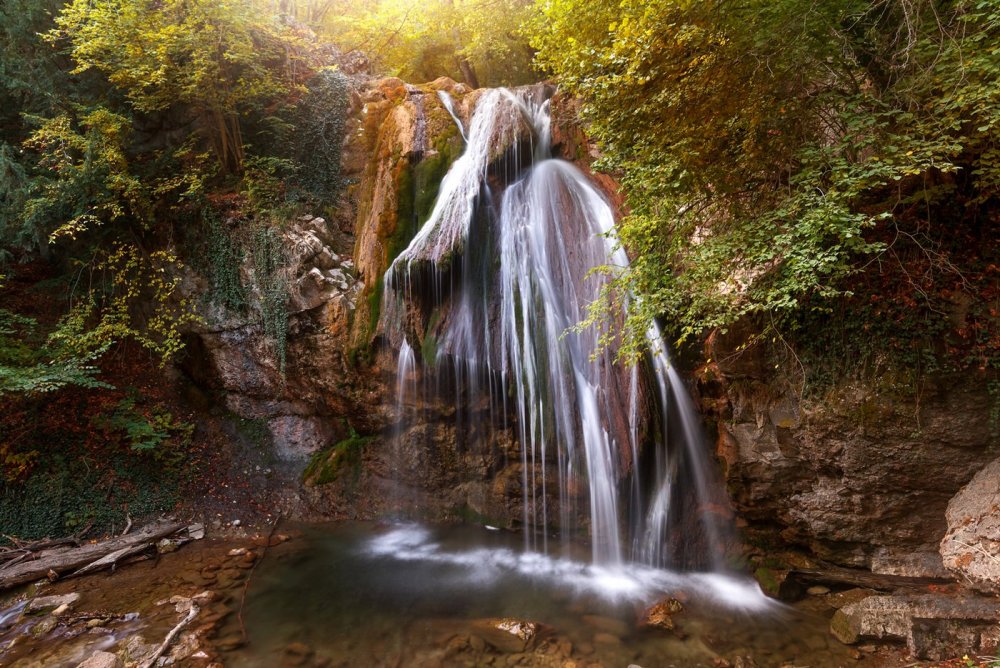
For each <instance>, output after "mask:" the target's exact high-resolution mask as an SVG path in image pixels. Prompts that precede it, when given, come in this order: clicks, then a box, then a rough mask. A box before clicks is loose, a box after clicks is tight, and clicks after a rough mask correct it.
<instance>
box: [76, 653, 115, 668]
mask: <svg viewBox="0 0 1000 668" xmlns="http://www.w3.org/2000/svg"><path fill="white" fill-rule="evenodd" d="M121 666H122V660H121V659H119V658H118V657H117V656H115V655H114V654H112V653H110V652H94V653H93V654H91V655H90V657H89V658H88V659H87V660H86V661H84V662H83V663H80V664H78V665H77V667H76V668H121Z"/></svg>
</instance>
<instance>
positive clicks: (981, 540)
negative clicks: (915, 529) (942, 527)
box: [941, 459, 1000, 593]
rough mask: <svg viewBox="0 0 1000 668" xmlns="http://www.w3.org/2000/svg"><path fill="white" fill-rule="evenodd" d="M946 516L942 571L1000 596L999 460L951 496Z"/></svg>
mask: <svg viewBox="0 0 1000 668" xmlns="http://www.w3.org/2000/svg"><path fill="white" fill-rule="evenodd" d="M945 517H946V519H947V520H948V532H947V533H946V534H945V536H944V538H943V539H942V540H941V559H942V561H943V562H944V566H945V568H947V569H948V570H949V571H951V572H952V573H954V574H955V575H956V576H957V577H958V578H959V579H960V580H962V581H964V582H965V583H966V584H968V586H970V587H972V588H974V589H978V590H979V591H983V592H988V593H1000V459H997V460H994V461H993V462H992V463H990V464H987V465H986V467H984V468H983V469H982V470H981V471H979V473H977V474H976V475H975V476H974V477H973V478H972V480H971V481H969V483H968V484H967V485H966V486H965V487H963V488H962V489H961V490H959V492H958V494H956V495H955V496H954V497H952V499H951V501H949V502H948V510H947V511H946V512H945Z"/></svg>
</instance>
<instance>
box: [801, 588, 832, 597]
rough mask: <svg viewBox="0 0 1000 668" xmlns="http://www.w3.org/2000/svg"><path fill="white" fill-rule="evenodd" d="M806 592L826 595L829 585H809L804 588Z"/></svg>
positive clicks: (828, 591) (813, 594)
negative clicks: (807, 587)
mask: <svg viewBox="0 0 1000 668" xmlns="http://www.w3.org/2000/svg"><path fill="white" fill-rule="evenodd" d="M806 593H807V594H809V595H810V596H826V595H827V594H829V593H830V588H829V587H824V586H823V585H816V586H814V587H809V589H806Z"/></svg>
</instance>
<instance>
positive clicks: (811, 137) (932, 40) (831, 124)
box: [532, 0, 1000, 352]
mask: <svg viewBox="0 0 1000 668" xmlns="http://www.w3.org/2000/svg"><path fill="white" fill-rule="evenodd" d="M539 8H540V15H539V16H538V18H537V19H536V20H535V22H534V24H533V29H532V36H533V37H532V39H533V44H534V46H535V47H536V48H537V49H538V59H539V63H540V64H542V65H543V66H544V67H545V68H546V69H547V70H548V71H549V72H551V73H552V74H554V75H555V76H556V77H557V79H558V80H559V81H560V82H561V83H562V84H563V85H564V86H565V87H566V88H567V89H568V90H570V91H571V92H572V93H574V94H576V95H578V96H580V97H581V98H582V99H583V100H584V101H585V103H586V107H585V109H586V112H585V113H586V116H587V119H588V121H589V122H590V128H591V131H592V132H593V134H594V135H595V136H596V137H597V138H598V140H599V141H600V144H601V147H602V149H603V151H604V158H603V161H602V162H601V163H600V164H601V166H603V167H604V168H606V169H608V170H611V171H613V172H616V173H618V174H620V176H621V182H622V185H623V186H624V189H625V192H626V194H627V196H628V203H629V206H630V208H631V211H630V214H629V215H628V217H627V218H626V219H625V220H624V221H623V224H622V226H621V239H622V242H623V243H624V244H625V246H626V247H627V248H628V249H629V251H630V252H631V254H632V256H633V257H634V258H635V261H634V264H633V268H632V270H631V271H619V270H614V269H612V271H614V272H615V273H616V275H617V276H618V277H619V281H618V283H617V285H616V287H615V289H614V290H612V291H611V293H610V294H609V297H610V298H612V300H613V297H614V292H615V290H617V294H619V295H620V294H623V293H624V292H631V293H635V294H638V295H640V296H641V298H642V301H641V308H640V309H639V310H638V311H637V312H636V314H635V316H634V317H633V320H632V323H631V327H629V328H628V332H629V334H630V336H631V338H630V341H631V342H632V344H633V345H632V346H631V348H630V349H629V350H630V351H631V352H635V351H636V350H637V349H638V347H639V346H641V344H642V343H643V342H642V333H643V332H644V331H645V325H646V324H647V323H648V322H649V320H650V319H651V318H653V317H657V316H659V315H666V316H667V321H668V322H669V323H670V324H671V325H672V326H673V328H674V329H675V331H677V332H678V335H679V336H680V338H682V339H683V338H689V337H692V336H695V335H697V334H699V333H701V332H704V331H705V330H706V329H710V328H714V327H726V326H728V325H731V324H732V323H733V322H735V321H736V320H738V319H740V318H743V317H746V316H758V317H764V318H767V319H771V320H774V319H776V318H777V319H780V318H782V317H792V318H794V317H798V316H799V315H800V314H801V313H802V312H803V311H807V310H809V309H827V310H829V309H830V307H831V299H834V298H836V297H838V296H844V295H847V294H850V293H851V290H852V283H851V280H850V277H852V276H854V275H856V274H857V273H858V272H860V271H861V270H863V269H865V268H866V267H870V266H871V265H872V263H877V264H878V265H881V263H886V264H892V263H894V262H896V261H897V260H900V258H902V256H903V255H907V256H912V257H915V258H916V259H917V260H918V261H916V262H915V264H914V263H911V264H907V262H905V261H904V262H902V266H903V270H902V273H904V274H906V275H907V277H908V279H909V280H911V282H912V284H913V286H915V291H916V292H920V291H921V290H924V289H925V288H926V287H927V285H926V281H924V279H926V278H927V277H928V276H929V275H934V276H937V277H941V276H942V275H944V276H945V280H944V284H945V286H952V285H958V286H959V288H961V287H962V286H963V285H964V286H966V287H967V286H968V281H969V280H973V279H974V278H979V279H982V280H987V281H988V280H990V279H989V277H988V276H986V275H985V274H984V273H982V267H978V268H977V267H976V266H970V265H969V263H968V262H965V261H964V260H965V259H967V258H966V255H963V251H962V246H963V244H964V243H965V242H966V241H968V239H967V238H966V237H964V236H962V235H960V234H958V233H956V229H957V228H961V229H963V230H968V231H969V233H970V234H972V235H973V236H974V237H976V235H979V236H978V237H976V238H977V239H978V242H979V246H980V247H982V248H986V249H988V247H989V245H990V244H991V243H995V238H994V239H993V240H992V241H989V239H990V236H991V232H990V231H989V230H991V229H992V230H994V232H995V229H996V215H995V212H994V211H995V205H996V196H997V185H998V183H1000V180H998V179H1000V161H998V159H997V158H998V153H997V147H998V142H997V140H998V121H1000V111H998V110H1000V106H998V102H1000V83H998V82H1000V77H998V75H1000V50H998V48H997V44H1000V7H998V6H997V5H996V3H993V2H981V1H977V0H959V1H957V2H949V3H939V2H932V1H931V0H918V1H917V2H901V1H897V0H834V1H831V2H822V3H814V2H803V1H801V0H751V1H750V2H730V1H728V0H719V1H716V2H705V3H701V2H686V1H682V0H653V1H642V2H640V1H637V0H623V1H622V2H590V1H584V0H544V1H542V2H540V3H539ZM959 221H961V224H959V225H957V226H956V223H958V222H959ZM984 240H986V241H987V243H985V244H983V243H982V242H983V241H984ZM904 249H905V250H904ZM960 267H964V268H965V269H961V270H960ZM977 272H978V273H977ZM592 315H593V317H594V318H600V317H601V313H599V312H597V311H595V312H594V313H593V314H592Z"/></svg>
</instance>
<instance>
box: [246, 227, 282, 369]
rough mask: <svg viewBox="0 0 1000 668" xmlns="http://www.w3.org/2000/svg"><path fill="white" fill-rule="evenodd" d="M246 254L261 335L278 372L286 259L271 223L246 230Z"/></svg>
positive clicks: (280, 356) (279, 237)
mask: <svg viewBox="0 0 1000 668" xmlns="http://www.w3.org/2000/svg"><path fill="white" fill-rule="evenodd" d="M249 255H250V262H251V267H252V271H253V289H254V293H255V295H256V297H257V301H258V309H259V310H258V316H259V318H260V325H261V328H262V329H263V330H264V334H265V335H266V336H267V337H268V338H269V339H270V340H271V343H272V345H273V346H274V353H275V357H276V358H277V360H278V366H279V368H280V369H281V372H282V373H284V372H285V353H286V346H287V341H288V299H289V289H290V287H289V279H288V270H287V265H288V261H287V260H288V259H287V257H286V256H285V251H284V248H283V247H282V244H281V235H280V234H279V232H278V230H277V229H275V227H274V226H273V225H266V224H260V223H258V224H256V225H254V226H253V227H252V229H251V230H250V240H249Z"/></svg>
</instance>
